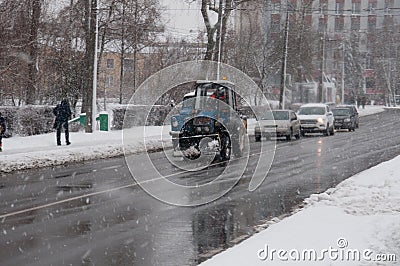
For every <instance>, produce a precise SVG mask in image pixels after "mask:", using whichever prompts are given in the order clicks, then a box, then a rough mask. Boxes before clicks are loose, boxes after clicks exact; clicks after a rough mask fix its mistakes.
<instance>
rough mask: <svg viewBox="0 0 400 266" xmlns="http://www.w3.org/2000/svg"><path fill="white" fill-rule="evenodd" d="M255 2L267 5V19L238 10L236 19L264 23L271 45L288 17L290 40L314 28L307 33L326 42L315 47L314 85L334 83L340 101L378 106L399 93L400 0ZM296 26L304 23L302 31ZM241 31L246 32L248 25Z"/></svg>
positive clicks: (265, 32)
mask: <svg viewBox="0 0 400 266" xmlns="http://www.w3.org/2000/svg"><path fill="white" fill-rule="evenodd" d="M255 2H256V3H254V7H256V6H257V7H259V5H260V3H262V4H263V5H262V7H261V10H262V16H259V15H258V12H257V13H255V14H256V15H255V16H251V8H248V9H247V10H244V11H238V12H237V14H236V20H237V21H240V18H242V20H243V18H245V19H247V20H248V19H249V18H253V20H255V21H253V22H252V23H257V24H259V26H260V27H261V28H262V29H263V32H264V34H265V39H266V40H267V41H270V40H274V39H276V38H279V37H280V38H282V34H283V32H284V30H285V24H286V23H285V21H286V15H288V18H289V25H290V24H291V23H293V24H292V26H289V34H290V35H296V34H298V35H299V33H300V34H301V33H302V32H303V31H301V32H300V30H303V29H304V28H309V29H310V31H308V33H307V34H309V33H310V32H312V34H313V35H312V36H313V39H314V40H317V39H320V40H321V41H320V42H319V41H318V40H317V42H316V43H317V45H315V44H314V50H316V53H315V54H314V58H313V64H315V66H314V69H317V70H318V71H315V73H309V74H310V75H311V76H312V77H313V78H314V80H315V81H321V79H320V77H321V76H322V77H323V76H327V77H329V78H330V79H331V80H334V81H335V82H336V84H337V87H338V90H337V96H339V98H342V97H343V96H344V98H345V99H346V100H354V99H356V98H357V97H358V96H359V95H360V94H363V95H365V94H366V95H367V96H368V97H369V98H371V99H374V100H375V101H378V100H384V98H386V99H388V98H390V95H391V94H393V96H394V95H395V94H398V92H396V89H397V85H399V84H398V80H399V74H398V73H399V70H398V69H399V68H398V62H399V54H400V52H399V45H398V43H399V40H400V31H399V30H400V27H399V26H400V0H267V1H255ZM248 5H250V4H248ZM259 8H260V7H259ZM240 13H244V14H240ZM248 24H249V23H248ZM296 24H297V25H299V24H301V25H302V26H301V27H302V28H299V26H296ZM236 28H237V29H239V30H241V29H245V28H246V26H243V25H242V26H240V28H239V27H238V26H237V27H236ZM290 31H292V32H290ZM319 43H320V44H319ZM290 45H291V44H290V43H289V46H290ZM292 56H293V54H292ZM294 68H296V66H295V67H294ZM292 74H293V77H295V76H296V75H295V73H292ZM303 74H304V73H303ZM298 77H299V75H298ZM293 82H303V80H293ZM323 82H324V81H323ZM342 88H344V90H343V92H344V93H342ZM399 93H400V92H399Z"/></svg>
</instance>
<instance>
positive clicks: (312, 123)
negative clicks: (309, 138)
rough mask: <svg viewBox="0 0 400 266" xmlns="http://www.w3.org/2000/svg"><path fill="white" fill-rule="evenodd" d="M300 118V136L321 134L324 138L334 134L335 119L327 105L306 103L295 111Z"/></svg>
mask: <svg viewBox="0 0 400 266" xmlns="http://www.w3.org/2000/svg"><path fill="white" fill-rule="evenodd" d="M297 115H298V116H299V118H300V123H301V134H302V135H303V136H304V134H306V133H323V134H324V135H325V136H329V134H331V135H333V134H335V128H334V126H335V125H334V123H335V118H334V117H333V113H332V112H331V110H330V108H329V106H328V105H326V104H323V103H308V104H304V105H302V106H300V109H299V110H298V111H297Z"/></svg>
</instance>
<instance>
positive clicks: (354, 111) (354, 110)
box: [336, 104, 360, 128]
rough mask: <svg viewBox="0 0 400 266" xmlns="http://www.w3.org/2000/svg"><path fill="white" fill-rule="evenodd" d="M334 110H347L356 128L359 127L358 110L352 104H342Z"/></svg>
mask: <svg viewBox="0 0 400 266" xmlns="http://www.w3.org/2000/svg"><path fill="white" fill-rule="evenodd" d="M336 108H348V109H349V110H350V115H351V116H354V120H355V123H356V128H358V127H359V123H360V116H359V114H358V110H357V107H356V106H355V105H353V104H343V105H338V106H336Z"/></svg>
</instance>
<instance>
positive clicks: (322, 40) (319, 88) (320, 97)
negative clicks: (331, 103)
mask: <svg viewBox="0 0 400 266" xmlns="http://www.w3.org/2000/svg"><path fill="white" fill-rule="evenodd" d="M325 37H326V30H325V29H324V34H323V35H322V37H321V66H320V69H321V74H320V77H319V84H318V93H317V102H319V103H322V99H323V97H322V92H323V85H324V84H323V82H324V64H325Z"/></svg>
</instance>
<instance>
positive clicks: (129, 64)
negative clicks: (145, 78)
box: [124, 58, 134, 71]
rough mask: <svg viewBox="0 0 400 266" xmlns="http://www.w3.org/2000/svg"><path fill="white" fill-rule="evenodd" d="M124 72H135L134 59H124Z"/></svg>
mask: <svg viewBox="0 0 400 266" xmlns="http://www.w3.org/2000/svg"><path fill="white" fill-rule="evenodd" d="M124 70H125V71H133V70H134V65H133V59H130V58H126V59H124Z"/></svg>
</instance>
